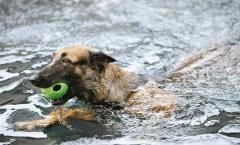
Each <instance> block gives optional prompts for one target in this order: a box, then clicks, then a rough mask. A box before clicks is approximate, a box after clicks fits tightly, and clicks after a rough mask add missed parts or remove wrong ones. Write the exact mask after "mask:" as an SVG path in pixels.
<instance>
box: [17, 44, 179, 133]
mask: <svg viewBox="0 0 240 145" xmlns="http://www.w3.org/2000/svg"><path fill="white" fill-rule="evenodd" d="M115 61H116V60H115V59H114V58H112V57H111V56H109V55H107V54H105V53H103V52H95V51H93V50H92V49H91V48H90V47H88V46H84V45H75V46H69V47H65V48H61V49H59V50H56V51H55V52H54V53H53V58H52V61H51V62H50V64H49V65H47V66H46V67H45V68H43V69H42V70H41V71H40V72H39V73H38V74H37V75H35V76H34V77H33V78H31V80H30V81H31V83H32V84H33V85H35V86H36V87H39V88H47V87H49V86H51V85H53V84H55V83H58V82H65V83H67V84H68V86H69V89H68V90H69V91H68V92H67V93H66V95H64V96H63V97H61V98H60V99H58V100H52V101H51V104H52V105H55V106H61V105H63V104H65V103H66V102H67V101H68V100H69V99H71V98H73V97H77V98H78V99H79V100H83V101H86V102H88V103H90V104H108V103H117V104H120V105H123V106H124V110H125V111H127V112H129V113H131V114H134V115H135V116H139V115H146V114H148V113H146V112H149V111H150V112H164V113H163V114H164V116H165V117H169V116H171V115H172V113H173V111H174V109H175V108H176V106H175V105H174V104H175V103H173V102H174V101H173V100H174V99H173V97H172V95H171V94H170V93H166V92H162V91H161V90H160V89H159V88H158V86H157V84H156V83H154V82H148V83H147V84H146V85H145V86H143V87H140V88H138V89H137V87H138V86H139V77H138V75H137V74H135V73H132V72H127V71H125V70H123V69H122V68H120V67H119V66H118V65H117V64H115V63H114V62H115ZM143 97H144V98H143ZM160 99H161V101H159V100H160ZM143 105H144V108H145V110H144V109H143ZM68 118H78V119H83V120H94V119H95V113H93V112H92V111H90V110H88V109H86V108H76V109H67V108H60V109H58V110H56V111H54V112H52V113H50V115H49V116H48V117H47V118H44V119H42V120H35V121H30V122H18V123H16V125H17V127H18V128H20V129H27V130H32V129H34V128H36V127H46V126H49V125H52V124H56V123H59V122H60V123H62V122H65V121H66V119H68ZM63 124H64V123H63Z"/></svg>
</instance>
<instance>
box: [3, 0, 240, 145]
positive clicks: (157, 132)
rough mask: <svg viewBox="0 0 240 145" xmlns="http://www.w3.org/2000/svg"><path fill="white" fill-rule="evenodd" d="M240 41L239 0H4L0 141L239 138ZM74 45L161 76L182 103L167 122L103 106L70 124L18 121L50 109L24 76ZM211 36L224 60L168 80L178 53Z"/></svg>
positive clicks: (224, 143) (220, 143)
mask: <svg viewBox="0 0 240 145" xmlns="http://www.w3.org/2000/svg"><path fill="white" fill-rule="evenodd" d="M239 41H240V1H238V0H202V1H199V0H184V1H183V0H182V1H179V0H168V1H164V0H152V1H147V0H138V1H136V0H128V1H124V0H93V1H90V0H72V1H65V0H52V1H48V0H32V1H29V0H16V1H14V0H0V134H1V135H0V144H1V143H6V144H11V143H12V144H60V143H62V144H190V143H191V144H201V145H202V144H216V145H228V144H239V143H240V140H239V137H240V135H239V133H240V125H239V121H240V112H239V110H240V106H239V105H240V103H239V101H240V80H239V76H240V70H239V68H240V67H239V58H238V56H237V54H239V51H238V50H239V49H240V47H239V45H238V43H239ZM71 44H85V45H89V46H91V47H94V48H96V49H98V50H102V51H104V52H106V53H107V54H109V55H111V56H113V57H114V58H116V59H117V60H118V63H119V65H121V66H122V67H124V68H125V69H127V70H131V71H134V72H138V73H141V74H148V75H149V76H151V77H154V79H157V80H162V79H163V80H165V81H160V82H159V85H160V86H162V87H161V88H163V89H165V90H168V91H171V92H173V93H175V94H176V95H177V96H178V97H179V100H181V101H180V102H181V104H182V105H181V107H180V108H179V109H178V110H177V112H176V115H175V116H174V117H172V118H171V119H169V120H168V121H163V120H162V119H161V118H159V117H158V116H153V117H150V118H146V119H137V118H131V117H129V116H128V115H127V114H124V113H122V112H121V111H115V112H114V111H111V110H107V109H104V110H105V111H106V113H103V114H106V115H104V116H102V117H100V119H99V122H84V121H76V120H71V121H70V124H71V125H72V129H69V128H67V127H64V126H61V125H59V126H54V127H49V128H47V129H38V130H36V131H34V132H26V131H20V130H16V129H15V127H14V122H16V121H25V120H33V119H38V118H41V117H42V116H44V115H47V114H48V113H49V112H50V111H51V110H53V109H55V108H54V107H52V106H50V105H49V104H48V103H47V102H46V101H45V100H43V99H42V97H41V95H40V94H39V90H38V89H37V88H34V87H33V86H32V85H31V84H30V83H29V82H28V81H26V79H25V78H26V77H29V76H31V75H32V74H34V73H36V72H37V71H38V70H39V69H41V68H42V67H43V66H44V65H46V64H47V63H48V62H49V61H50V60H51V55H52V52H53V51H54V50H56V49H57V48H61V47H64V46H68V45H71ZM215 45H217V46H219V50H217V52H218V51H219V52H222V50H223V52H224V59H223V60H222V61H221V62H217V63H215V64H216V65H212V64H206V63H204V62H203V64H199V65H200V66H210V67H208V69H203V70H202V71H201V70H195V69H192V70H191V68H190V71H189V72H187V73H186V75H187V76H190V79H189V81H187V82H183V81H180V82H174V81H169V80H166V79H167V76H169V74H171V73H172V71H173V70H174V69H176V68H177V67H178V66H179V65H180V64H181V63H182V62H183V60H185V59H186V58H188V57H189V56H191V55H192V54H193V53H195V52H198V51H201V50H202V49H205V48H209V47H214V46H215ZM220 46H221V47H220ZM227 48H230V49H229V50H227ZM231 52H232V53H231ZM230 54H231V55H230ZM210 59H211V54H210ZM213 64H214V63H213ZM184 73H185V72H184ZM72 105H76V103H74V100H73V101H70V102H69V103H68V104H67V106H72Z"/></svg>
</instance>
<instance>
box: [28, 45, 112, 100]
mask: <svg viewBox="0 0 240 145" xmlns="http://www.w3.org/2000/svg"><path fill="white" fill-rule="evenodd" d="M114 61H115V59H113V58H112V57H110V56H108V55H106V54H104V53H102V52H93V51H91V50H90V49H89V48H88V47H87V46H82V45H77V46H70V47H65V48H62V49H59V50H57V51H55V52H54V53H53V59H52V62H51V63H50V64H49V65H47V66H46V67H45V68H43V69H42V70H41V71H40V72H39V73H38V74H36V75H35V77H33V78H32V79H31V82H32V84H33V85H35V86H37V87H40V88H47V87H49V86H52V85H53V84H55V83H58V82H65V83H67V84H68V86H69V89H68V92H67V93H66V95H64V96H63V97H61V98H60V99H58V100H55V101H52V102H51V103H52V104H53V105H62V104H64V103H65V102H67V101H68V100H69V99H71V98H73V97H74V96H77V97H78V98H80V99H89V98H91V97H94V91H93V90H91V89H90V88H91V85H93V84H94V83H97V82H98V79H99V77H101V75H102V73H103V72H104V71H105V68H106V66H107V65H108V63H111V62H114Z"/></svg>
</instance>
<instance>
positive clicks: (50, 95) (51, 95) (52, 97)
mask: <svg viewBox="0 0 240 145" xmlns="http://www.w3.org/2000/svg"><path fill="white" fill-rule="evenodd" d="M41 92H42V94H43V95H44V97H45V98H46V99H47V100H48V101H49V102H50V103H51V104H52V105H56V106H57V105H63V104H64V103H66V102H67V101H68V97H67V96H69V95H70V91H69V87H68V84H67V83H56V84H53V85H52V86H50V87H48V88H41Z"/></svg>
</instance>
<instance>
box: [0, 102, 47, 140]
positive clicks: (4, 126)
mask: <svg viewBox="0 0 240 145" xmlns="http://www.w3.org/2000/svg"><path fill="white" fill-rule="evenodd" d="M0 109H6V112H4V113H3V114H0V122H1V124H0V134H2V135H4V136H16V137H33V138H46V137H47V135H46V134H44V133H43V132H26V131H14V130H13V129H12V126H13V125H11V124H9V123H8V122H7V121H8V119H9V117H10V116H11V114H12V113H14V112H15V111H17V110H19V109H28V110H29V111H33V112H36V113H38V115H40V116H44V115H43V114H42V112H41V110H40V109H39V108H37V107H36V106H35V105H34V104H33V103H30V104H18V105H5V106H1V107H0Z"/></svg>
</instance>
